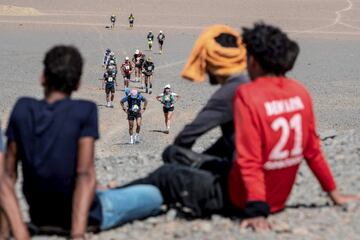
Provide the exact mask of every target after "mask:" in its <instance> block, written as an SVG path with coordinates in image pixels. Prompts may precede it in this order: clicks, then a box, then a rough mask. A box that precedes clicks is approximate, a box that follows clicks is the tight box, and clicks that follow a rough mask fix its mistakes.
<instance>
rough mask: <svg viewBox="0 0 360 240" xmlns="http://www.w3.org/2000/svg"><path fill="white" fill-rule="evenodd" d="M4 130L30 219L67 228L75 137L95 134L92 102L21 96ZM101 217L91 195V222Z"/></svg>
mask: <svg viewBox="0 0 360 240" xmlns="http://www.w3.org/2000/svg"><path fill="white" fill-rule="evenodd" d="M6 134H7V137H8V141H15V142H16V143H17V148H18V154H19V159H20V162H21V163H22V171H23V176H24V181H23V192H24V195H25V198H26V200H27V202H28V204H29V211H30V217H31V221H32V222H33V223H34V224H35V225H38V226H41V225H52V226H59V227H62V228H65V229H70V227H71V212H72V202H73V193H74V189H75V180H76V166H77V160H78V159H77V153H78V142H79V139H80V138H82V137H93V138H95V139H98V138H99V133H98V116H97V107H96V105H95V104H94V103H92V102H88V101H81V100H71V99H64V100H61V101H57V102H55V103H53V104H48V103H47V102H46V101H44V100H42V101H39V100H35V99H31V98H22V99H20V100H18V102H17V103H16V105H15V107H14V109H13V112H12V114H11V117H10V122H9V126H8V129H7V133H6ZM100 221H101V206H100V204H99V200H98V199H97V198H96V197H95V199H94V202H93V205H92V207H91V211H90V216H89V224H91V225H98V224H99V223H100Z"/></svg>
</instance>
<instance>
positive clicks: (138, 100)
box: [120, 89, 148, 144]
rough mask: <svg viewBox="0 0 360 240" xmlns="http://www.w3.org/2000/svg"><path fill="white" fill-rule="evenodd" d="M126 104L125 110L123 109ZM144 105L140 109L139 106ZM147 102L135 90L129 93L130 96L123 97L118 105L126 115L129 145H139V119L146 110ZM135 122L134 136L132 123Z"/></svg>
mask: <svg viewBox="0 0 360 240" xmlns="http://www.w3.org/2000/svg"><path fill="white" fill-rule="evenodd" d="M125 103H127V108H126V107H125ZM142 103H144V107H143V108H142V109H141V104H142ZM147 103H148V102H147V100H146V99H145V97H144V96H142V95H141V93H139V92H138V91H137V90H136V89H132V90H131V91H130V95H127V96H125V97H124V98H123V99H122V100H121V101H120V104H121V106H122V108H123V110H124V112H126V113H127V116H128V121H129V134H130V144H134V143H140V135H139V134H140V128H141V118H142V113H144V111H145V110H146V106H147ZM135 121H136V134H135V136H134V122H135Z"/></svg>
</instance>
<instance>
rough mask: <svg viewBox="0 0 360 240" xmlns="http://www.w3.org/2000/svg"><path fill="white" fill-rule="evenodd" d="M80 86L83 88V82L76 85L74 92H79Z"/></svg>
mask: <svg viewBox="0 0 360 240" xmlns="http://www.w3.org/2000/svg"><path fill="white" fill-rule="evenodd" d="M80 86H81V80H80V81H79V82H78V84H77V85H76V87H75V89H74V91H77V90H79V88H80Z"/></svg>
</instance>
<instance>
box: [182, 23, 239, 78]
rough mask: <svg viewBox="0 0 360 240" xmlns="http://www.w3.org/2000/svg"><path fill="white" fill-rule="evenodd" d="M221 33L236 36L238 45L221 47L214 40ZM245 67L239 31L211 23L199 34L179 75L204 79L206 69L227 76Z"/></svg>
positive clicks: (216, 74) (214, 73)
mask: <svg viewBox="0 0 360 240" xmlns="http://www.w3.org/2000/svg"><path fill="white" fill-rule="evenodd" d="M221 34H230V35H233V36H234V37H236V42H237V46H238V47H223V46H222V45H220V44H219V43H218V42H217V41H216V39H215V38H216V37H218V36H220V35H221ZM245 69H246V49H245V46H244V44H243V42H242V40H241V37H240V33H239V32H238V31H236V30H235V29H233V28H231V27H229V26H226V25H213V26H210V27H208V28H206V29H205V30H204V31H203V32H202V33H201V34H200V36H199V38H198V39H197V41H196V42H195V45H194V47H193V49H192V52H191V54H190V57H189V59H188V61H187V63H186V65H185V67H184V69H183V71H182V74H181V76H182V77H183V78H186V79H188V80H191V81H195V82H199V81H204V79H205V73H206V71H209V72H210V73H212V74H213V75H215V76H222V77H228V76H231V75H233V74H236V73H241V72H243V71H244V70H245Z"/></svg>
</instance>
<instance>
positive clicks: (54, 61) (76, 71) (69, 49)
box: [43, 46, 83, 95]
mask: <svg viewBox="0 0 360 240" xmlns="http://www.w3.org/2000/svg"><path fill="white" fill-rule="evenodd" d="M43 63H44V75H45V79H46V88H47V90H48V91H61V92H63V93H66V94H68V95H70V94H71V93H72V92H73V91H75V90H76V89H77V87H78V85H79V82H80V77H81V74H82V67H83V59H82V57H81V54H80V52H79V50H78V49H77V48H75V47H73V46H55V47H53V48H52V49H50V50H49V51H48V52H47V53H46V55H45V59H44V62H43Z"/></svg>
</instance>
